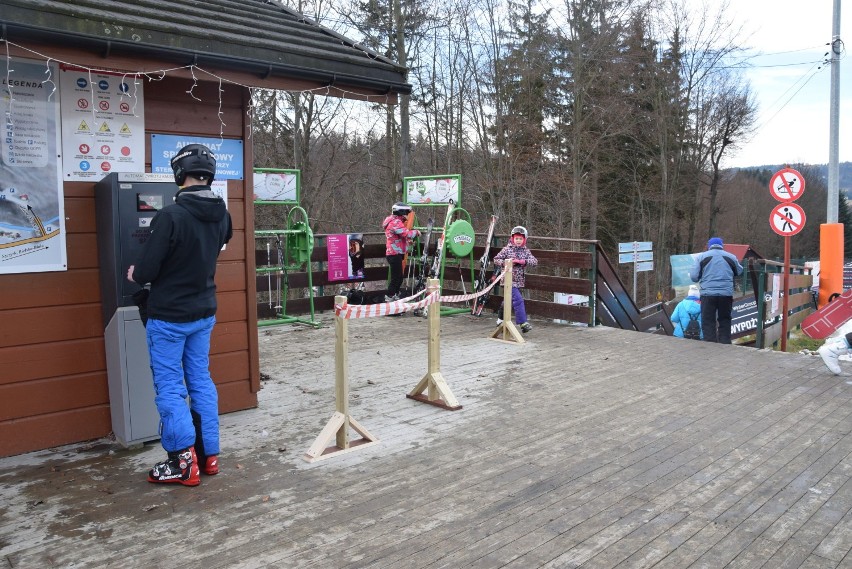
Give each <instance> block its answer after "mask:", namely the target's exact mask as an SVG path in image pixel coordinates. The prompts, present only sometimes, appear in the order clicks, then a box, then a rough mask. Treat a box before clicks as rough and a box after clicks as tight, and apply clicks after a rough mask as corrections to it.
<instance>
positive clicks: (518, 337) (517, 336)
mask: <svg viewBox="0 0 852 569" xmlns="http://www.w3.org/2000/svg"><path fill="white" fill-rule="evenodd" d="M503 273H504V274H505V275H506V276H504V277H503V321H502V322H501V323H500V324H499V325H498V326H497V329H496V330H494V332H493V333H492V334H491V338H492V339H493V340H500V341H501V342H511V343H513V344H525V343H526V340H524V337H523V335H522V334H521V332H520V331H519V330H518V327H517V326H515V323H514V322H512V260H511V259H506V264H505V265H503Z"/></svg>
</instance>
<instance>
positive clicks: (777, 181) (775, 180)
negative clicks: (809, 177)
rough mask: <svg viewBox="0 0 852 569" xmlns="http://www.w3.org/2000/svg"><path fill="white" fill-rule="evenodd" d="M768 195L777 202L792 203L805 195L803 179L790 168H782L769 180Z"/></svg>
mask: <svg viewBox="0 0 852 569" xmlns="http://www.w3.org/2000/svg"><path fill="white" fill-rule="evenodd" d="M769 193H770V194H772V197H773V198H775V199H776V200H778V201H779V202H793V201H796V200H797V199H799V197H800V196H801V195H802V194H803V193H805V178H804V176H802V175H801V174H799V172H797V171H796V170H793V169H792V168H784V169H783V170H779V171H777V172H775V173H774V174H773V175H772V179H770V180H769Z"/></svg>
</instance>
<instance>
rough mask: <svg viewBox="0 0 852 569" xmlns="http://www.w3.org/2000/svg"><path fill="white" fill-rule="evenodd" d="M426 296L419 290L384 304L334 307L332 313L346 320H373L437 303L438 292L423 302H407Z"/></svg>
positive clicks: (424, 292) (337, 305)
mask: <svg viewBox="0 0 852 569" xmlns="http://www.w3.org/2000/svg"><path fill="white" fill-rule="evenodd" d="M424 294H426V291H425V290H421V291H420V292H418V293H417V294H415V295H413V296H409V297H408V298H403V299H400V300H395V301H393V302H385V303H382V304H345V305H343V306H340V305H339V304H335V305H334V313H335V314H336V315H337V316H339V317H341V318H346V319H351V318H373V317H375V316H388V315H389V314H402V313H403V312H408V311H410V310H417V309H418V308H424V307H426V306H429V305H430V304H434V303H435V302H437V301H438V291H435V292H433V293H432V294H430V295H429V296H427V297H425V298H424V299H423V300H420V301H417V302H409V301H411V300H414V299H415V298H417V297H418V296H422V295H424Z"/></svg>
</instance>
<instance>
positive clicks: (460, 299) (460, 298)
mask: <svg viewBox="0 0 852 569" xmlns="http://www.w3.org/2000/svg"><path fill="white" fill-rule="evenodd" d="M504 276H505V273H500V274H499V275H498V276H497V278H496V279H494V280H493V281H491V284H490V285H488V286H487V287H485V288H484V289H482V290H481V291H479V292H472V293H470V294H457V295H455V296H442V297H441V298H440V299H438V300H440V301H441V302H467V301H468V300H473V299H474V298H477V297H480V296H482V295H483V294H485V293H486V292H488V291H489V290H491V289H492V288H494V287H495V286H497V283H499V282H500V281H502V280H503V277H504Z"/></svg>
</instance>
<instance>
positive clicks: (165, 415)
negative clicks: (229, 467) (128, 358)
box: [145, 316, 219, 456]
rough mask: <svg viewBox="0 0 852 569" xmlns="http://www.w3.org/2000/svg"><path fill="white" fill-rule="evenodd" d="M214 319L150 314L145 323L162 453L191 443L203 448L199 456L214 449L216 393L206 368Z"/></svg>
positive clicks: (216, 446)
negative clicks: (188, 319) (183, 319)
mask: <svg viewBox="0 0 852 569" xmlns="http://www.w3.org/2000/svg"><path fill="white" fill-rule="evenodd" d="M215 323H216V317H215V316H211V317H209V318H202V319H201V320H196V321H195V322H165V321H163V320H156V319H153V318H151V319H148V323H147V325H146V326H145V330H146V333H147V337H148V353H149V354H150V356H151V372H152V373H153V376H154V392H155V394H156V395H155V397H154V403H155V404H156V405H157V411H158V412H159V414H160V440H161V443H162V445H163V448H164V449H165V450H166V451H167V452H173V451H178V450H182V449H185V448H187V447H190V446H193V445H196V447H203V451H202V452H203V454H204V455H205V456H209V455H214V454H219V395H218V393H217V392H216V385H215V384H214V383H213V380H212V379H211V378H210V370H209V363H210V334H211V332H212V331H213V325H214V324H215ZM187 395H189V397H190V404H189V405H187V403H186V396H187ZM193 416H195V417H196V418H197V419H196V421H195V424H194V423H193ZM196 428H198V431H196ZM196 437H198V438H199V440H198V441H196ZM196 450H197V451H199V450H201V449H199V448H196Z"/></svg>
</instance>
